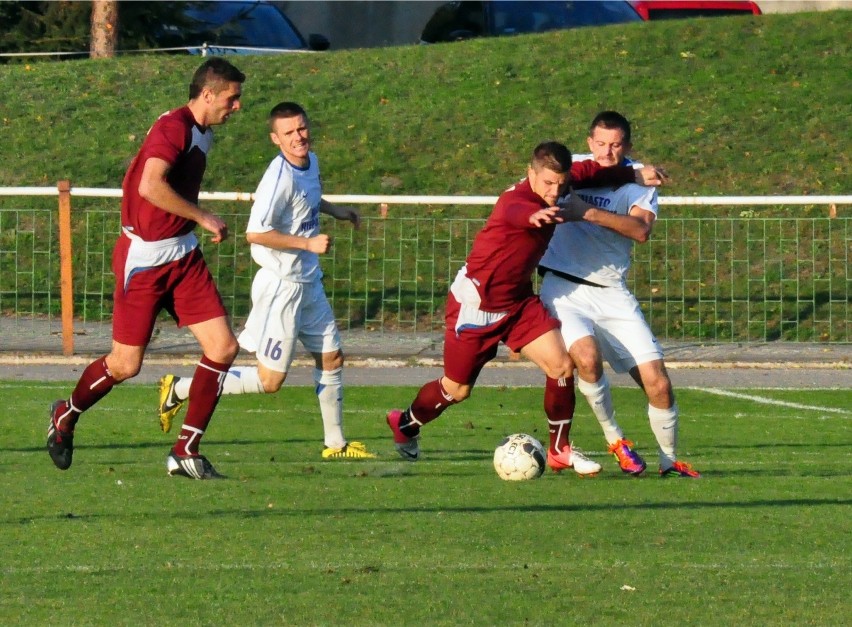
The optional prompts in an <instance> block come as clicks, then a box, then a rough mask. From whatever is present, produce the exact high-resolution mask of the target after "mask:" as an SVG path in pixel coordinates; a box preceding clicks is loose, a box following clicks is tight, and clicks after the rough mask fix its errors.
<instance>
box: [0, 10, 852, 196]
mask: <svg viewBox="0 0 852 627" xmlns="http://www.w3.org/2000/svg"><path fill="white" fill-rule="evenodd" d="M850 30H852V11H834V12H821V13H797V14H792V15H762V16H756V17H751V18H722V19H712V20H697V21H696V20H686V21H672V22H661V23H639V24H629V25H617V26H611V27H604V28H589V29H579V30H573V31H563V32H553V33H548V34H543V35H530V36H519V37H511V38H497V39H483V40H475V41H469V42H459V43H454V44H445V45H435V46H407V47H397V48H382V49H368V50H348V51H338V52H331V53H324V54H310V55H305V54H293V55H282V56H275V57H268V56H264V57H246V58H235V59H234V60H235V62H236V63H237V64H238V65H239V67H240V68H241V69H243V71H245V72H246V74H247V75H248V81H247V83H246V85H245V89H244V94H245V96H244V107H245V108H244V110H243V111H242V112H241V113H240V114H239V115H238V116H236V117H235V118H234V119H232V120H231V122H229V123H228V124H227V125H226V126H225V127H222V128H221V129H219V130H218V131H217V142H218V143H217V147H216V149H215V150H214V152H213V153H212V154H211V160H210V166H209V168H208V177H207V182H206V188H207V189H210V190H248V191H253V190H254V187H255V186H256V184H257V180H258V178H259V176H260V174H261V173H262V170H263V168H264V167H265V164H266V163H267V162H268V160H269V159H270V157H271V155H272V153H273V150H272V146H271V144H270V143H269V141H268V139H267V134H266V130H265V126H264V119H265V116H266V113H267V112H268V110H269V109H270V108H271V106H272V105H274V104H275V103H276V102H278V101H280V100H283V99H294V100H297V101H300V102H301V103H303V104H304V105H305V106H306V107H307V108H308V110H309V112H311V113H312V116H313V118H314V122H315V138H316V145H315V148H316V151H317V152H318V153H319V154H320V157H321V161H322V168H323V173H324V179H325V182H326V191H327V192H328V193H400V194H495V193H497V192H499V191H500V190H501V189H503V188H504V187H505V186H506V185H507V183H509V182H511V180H512V179H513V178H514V177H516V176H518V175H519V174H521V173H522V171H523V165H524V162H525V160H526V158H527V155H528V152H529V150H530V149H531V147H532V146H533V145H534V144H535V143H537V142H538V141H540V140H542V139H548V138H556V139H560V140H563V141H565V142H566V143H568V145H569V147H571V148H572V149H573V150H575V151H580V150H583V149H584V146H585V141H584V139H585V135H586V130H587V124H588V122H589V121H590V119H591V118H592V116H593V115H594V114H595V113H596V112H597V111H598V110H600V109H602V108H614V109H618V110H620V111H622V112H624V113H625V114H627V115H628V117H630V118H631V119H632V120H633V122H634V126H635V130H634V133H635V144H636V147H637V150H636V154H637V155H638V156H639V157H641V158H644V159H648V160H653V161H655V162H660V163H665V164H666V165H667V166H668V167H669V169H670V171H671V173H672V174H673V177H674V181H673V184H672V186H671V187H670V188H669V190H668V191H667V193H669V194H673V195H689V194H720V195H722V194H826V193H848V192H849V175H848V172H849V165H850V164H849V158H850V157H849V150H848V140H849V137H850V134H852V133H850V120H852V87H850V82H849V81H848V80H847V79H846V78H844V77H845V76H846V75H847V74H848V57H849V38H848V33H849V32H850ZM199 62H200V60H199V58H197V57H183V56H169V55H158V56H144V57H143V56H128V57H121V58H118V59H112V60H77V61H66V62H48V61H34V62H30V63H28V64H23V63H20V64H12V65H6V66H2V67H0V78H2V81H3V85H4V89H3V90H2V94H0V112H2V121H0V122H2V123H0V164H2V166H1V167H0V185H3V186H21V185H52V184H54V183H55V181H56V180H57V179H60V178H65V177H68V178H70V179H72V181H73V183H74V184H75V185H78V186H87V187H118V186H119V185H120V183H121V179H122V176H123V173H124V170H125V167H126V165H127V163H128V162H129V160H130V159H131V158H132V156H133V155H134V153H135V152H136V150H137V149H138V147H139V145H140V143H141V141H142V139H143V138H144V135H145V133H146V131H147V129H148V128H149V126H150V124H151V123H152V122H153V120H154V119H155V118H156V116H157V115H159V114H160V113H162V112H163V111H165V110H167V109H169V108H172V107H175V106H178V105H181V104H183V103H184V102H185V101H186V98H187V84H188V82H189V78H190V75H191V73H192V71H193V70H194V68H195V67H196V66H197V65H198V63H199ZM844 68H845V69H844Z"/></svg>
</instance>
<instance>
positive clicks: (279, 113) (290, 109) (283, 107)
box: [268, 101, 308, 130]
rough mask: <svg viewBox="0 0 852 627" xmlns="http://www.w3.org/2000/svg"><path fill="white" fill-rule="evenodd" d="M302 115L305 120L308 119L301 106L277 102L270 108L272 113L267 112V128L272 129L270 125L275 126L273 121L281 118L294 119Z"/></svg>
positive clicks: (293, 103) (287, 102)
mask: <svg viewBox="0 0 852 627" xmlns="http://www.w3.org/2000/svg"><path fill="white" fill-rule="evenodd" d="M300 115H303V116H305V119H306V120H307V119H308V114H307V113H306V112H305V109H304V108H303V107H302V105H300V104H298V103H295V102H289V101H284V102H279V103H278V104H277V105H275V106H274V107H272V111H270V112H269V118H268V121H269V128H270V130H271V129H272V125H273V124H275V120H280V119H282V118H295V117H297V116H300Z"/></svg>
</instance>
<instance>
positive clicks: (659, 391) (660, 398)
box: [645, 376, 674, 407]
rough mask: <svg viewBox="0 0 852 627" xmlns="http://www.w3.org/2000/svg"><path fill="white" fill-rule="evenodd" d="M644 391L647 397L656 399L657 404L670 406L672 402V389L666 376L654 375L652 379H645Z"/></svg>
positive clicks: (652, 399)
mask: <svg viewBox="0 0 852 627" xmlns="http://www.w3.org/2000/svg"><path fill="white" fill-rule="evenodd" d="M645 393H646V394H647V395H648V399H649V400H651V401H656V404H657V405H658V406H663V405H664V406H666V407H671V405H672V404H673V403H674V391H673V390H672V384H671V381H670V380H669V378H668V377H665V376H663V377H656V378H654V379H653V380H652V381H646V382H645ZM652 404H654V403H652Z"/></svg>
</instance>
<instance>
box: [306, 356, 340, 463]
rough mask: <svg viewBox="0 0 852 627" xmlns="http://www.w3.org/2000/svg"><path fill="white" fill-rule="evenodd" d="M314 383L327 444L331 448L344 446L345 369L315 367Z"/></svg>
mask: <svg viewBox="0 0 852 627" xmlns="http://www.w3.org/2000/svg"><path fill="white" fill-rule="evenodd" d="M314 383H316V384H317V387H316V392H317V398H318V399H319V405H320V413H321V414H322V428H323V431H324V432H325V445H326V446H327V447H329V448H343V447H344V446H346V438H345V437H343V369H342V368H338V369H337V370H319V369H317V368H314Z"/></svg>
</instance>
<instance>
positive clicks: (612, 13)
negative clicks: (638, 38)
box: [491, 0, 642, 35]
mask: <svg viewBox="0 0 852 627" xmlns="http://www.w3.org/2000/svg"><path fill="white" fill-rule="evenodd" d="M641 19H642V18H641V17H640V16H639V14H638V13H637V12H636V11H635V10H634V9H633V7H631V6H630V5H629V4H628V3H627V2H584V1H579V2H576V1H575V2H548V1H544V0H538V1H523V0H495V1H494V2H492V3H491V21H492V27H493V32H494V34H495V35H503V34H512V33H539V32H542V31H547V30H554V29H558V28H575V27H577V26H593V25H598V24H617V23H620V22H633V21H637V22H638V21H641Z"/></svg>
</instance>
